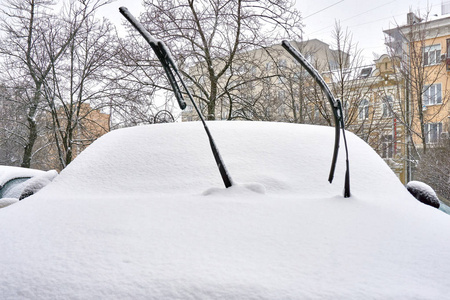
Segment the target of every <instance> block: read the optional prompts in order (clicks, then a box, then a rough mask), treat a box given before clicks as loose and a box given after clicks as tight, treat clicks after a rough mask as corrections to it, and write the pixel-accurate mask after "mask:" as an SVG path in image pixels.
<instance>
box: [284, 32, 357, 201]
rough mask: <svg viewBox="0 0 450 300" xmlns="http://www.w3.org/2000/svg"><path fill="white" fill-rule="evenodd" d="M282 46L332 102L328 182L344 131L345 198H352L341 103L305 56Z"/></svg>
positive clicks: (330, 178) (286, 42)
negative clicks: (331, 144)
mask: <svg viewBox="0 0 450 300" xmlns="http://www.w3.org/2000/svg"><path fill="white" fill-rule="evenodd" d="M281 44H282V46H283V48H284V49H286V51H287V52H289V54H291V55H292V57H294V58H295V60H297V61H298V62H299V63H300V64H301V65H302V67H303V68H305V70H306V71H307V72H308V73H309V74H310V75H311V76H312V77H313V78H314V80H315V81H316V82H317V84H318V85H319V86H320V88H321V89H322V91H323V92H324V93H325V95H326V97H327V98H328V101H329V102H330V105H331V108H332V110H333V117H334V125H335V135H334V150H333V158H332V161H331V168H330V173H329V176H328V181H329V182H330V183H331V182H333V178H334V171H335V169H336V162H337V157H338V153H339V142H340V129H342V135H343V138H344V144H345V153H346V171H345V185H344V197H350V170H349V167H350V166H349V160H348V147H347V139H346V137H345V123H344V116H343V113H342V106H341V102H340V101H339V100H338V99H336V98H335V97H334V96H333V93H331V90H330V88H329V87H328V85H327V84H326V82H325V80H323V78H322V76H321V75H320V74H319V72H318V71H317V70H316V68H314V67H313V66H312V65H311V64H310V63H309V62H308V61H307V60H306V59H305V57H303V55H302V54H301V53H300V52H298V51H297V49H295V48H294V47H292V45H291V44H290V43H289V42H288V41H283V42H282V43H281Z"/></svg>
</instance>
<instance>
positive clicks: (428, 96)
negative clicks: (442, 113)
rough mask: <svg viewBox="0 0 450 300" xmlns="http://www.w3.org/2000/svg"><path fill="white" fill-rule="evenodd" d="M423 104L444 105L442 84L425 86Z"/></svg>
mask: <svg viewBox="0 0 450 300" xmlns="http://www.w3.org/2000/svg"><path fill="white" fill-rule="evenodd" d="M422 104H423V105H425V106H429V105H439V104H442V84H441V83H435V84H429V85H424V87H423V93H422Z"/></svg>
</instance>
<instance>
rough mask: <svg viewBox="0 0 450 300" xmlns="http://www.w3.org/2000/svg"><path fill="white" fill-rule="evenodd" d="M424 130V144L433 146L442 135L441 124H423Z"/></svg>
mask: <svg viewBox="0 0 450 300" xmlns="http://www.w3.org/2000/svg"><path fill="white" fill-rule="evenodd" d="M424 127H425V128H424V129H425V143H427V144H435V143H437V142H438V141H439V138H440V136H441V133H442V123H427V124H424Z"/></svg>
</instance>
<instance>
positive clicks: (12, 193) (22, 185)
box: [0, 166, 58, 208]
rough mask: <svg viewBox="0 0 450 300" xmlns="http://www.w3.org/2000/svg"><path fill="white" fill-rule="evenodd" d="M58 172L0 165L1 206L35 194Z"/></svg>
mask: <svg viewBox="0 0 450 300" xmlns="http://www.w3.org/2000/svg"><path fill="white" fill-rule="evenodd" d="M57 174H58V173H57V172H56V171H55V170H51V171H41V170H36V169H29V168H21V167H12V166H0V208H1V207H5V206H8V205H10V204H12V203H15V202H17V201H19V200H22V199H24V198H26V197H29V196H31V195H33V194H34V193H36V192H37V191H39V190H40V189H41V188H43V187H44V186H46V185H47V184H48V183H50V181H52V180H53V178H55V176H56V175H57Z"/></svg>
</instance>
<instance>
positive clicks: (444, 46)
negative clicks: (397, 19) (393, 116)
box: [384, 13, 450, 161]
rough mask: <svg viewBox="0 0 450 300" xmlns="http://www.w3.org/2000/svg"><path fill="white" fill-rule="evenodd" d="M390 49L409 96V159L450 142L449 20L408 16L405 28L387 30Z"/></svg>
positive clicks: (446, 16)
mask: <svg viewBox="0 0 450 300" xmlns="http://www.w3.org/2000/svg"><path fill="white" fill-rule="evenodd" d="M384 33H385V34H386V36H387V45H388V46H390V47H391V49H392V51H393V54H395V55H397V56H398V57H400V58H401V61H402V64H403V66H402V69H403V73H404V74H403V75H404V77H405V79H406V86H405V90H406V93H407V94H408V96H407V97H408V103H407V104H408V106H407V107H406V109H407V110H406V112H405V113H406V114H405V115H406V117H407V119H406V120H405V121H406V122H408V123H409V126H410V138H409V139H410V145H409V146H410V147H411V149H410V152H411V153H410V158H411V160H412V161H414V159H415V158H416V157H415V154H416V153H415V152H416V151H417V153H421V152H422V151H424V147H427V148H429V147H433V146H434V145H436V144H437V143H439V142H440V141H441V140H442V139H446V138H448V132H449V118H450V104H449V98H450V85H449V83H450V81H449V76H448V75H449V72H450V16H449V15H443V16H440V17H433V19H422V18H420V17H418V16H417V15H415V14H414V13H409V14H408V15H407V22H406V24H405V25H402V26H398V27H397V28H394V29H389V30H385V31H384ZM405 70H406V71H405Z"/></svg>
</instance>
